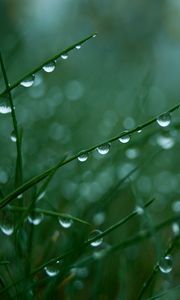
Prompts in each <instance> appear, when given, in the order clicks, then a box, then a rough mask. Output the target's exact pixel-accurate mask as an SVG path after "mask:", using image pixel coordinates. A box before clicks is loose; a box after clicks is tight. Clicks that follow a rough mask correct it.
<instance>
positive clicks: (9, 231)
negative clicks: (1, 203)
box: [0, 223, 14, 235]
mask: <svg viewBox="0 0 180 300" xmlns="http://www.w3.org/2000/svg"><path fill="white" fill-rule="evenodd" d="M0 228H1V231H2V232H3V233H4V234H5V235H11V234H13V232H14V227H13V226H12V225H10V224H8V223H4V224H1V225H0Z"/></svg>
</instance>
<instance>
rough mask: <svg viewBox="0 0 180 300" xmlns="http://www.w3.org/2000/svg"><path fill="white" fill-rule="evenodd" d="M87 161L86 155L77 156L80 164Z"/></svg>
mask: <svg viewBox="0 0 180 300" xmlns="http://www.w3.org/2000/svg"><path fill="white" fill-rule="evenodd" d="M87 159H88V153H87V152H86V153H82V154H80V155H79V156H78V160H79V161H81V162H84V161H86V160H87Z"/></svg>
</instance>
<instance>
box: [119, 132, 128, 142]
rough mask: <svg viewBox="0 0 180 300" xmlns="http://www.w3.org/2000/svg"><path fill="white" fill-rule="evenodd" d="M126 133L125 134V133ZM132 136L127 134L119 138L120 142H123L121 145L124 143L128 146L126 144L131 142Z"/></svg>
mask: <svg viewBox="0 0 180 300" xmlns="http://www.w3.org/2000/svg"><path fill="white" fill-rule="evenodd" d="M124 133H125V132H124ZM130 138H131V137H130V135H129V134H125V135H123V136H121V137H120V138H119V141H120V142H121V143H123V144H126V143H128V142H129V141H130Z"/></svg>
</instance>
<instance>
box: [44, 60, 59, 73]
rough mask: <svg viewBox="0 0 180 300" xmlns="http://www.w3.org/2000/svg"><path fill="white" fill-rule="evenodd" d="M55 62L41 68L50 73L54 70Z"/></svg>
mask: <svg viewBox="0 0 180 300" xmlns="http://www.w3.org/2000/svg"><path fill="white" fill-rule="evenodd" d="M55 67H56V64H55V62H54V61H52V62H50V63H48V64H46V65H44V66H43V70H44V71H45V72H47V73H51V72H53V71H54V70H55Z"/></svg>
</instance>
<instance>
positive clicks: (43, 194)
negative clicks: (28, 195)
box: [37, 191, 46, 201]
mask: <svg viewBox="0 0 180 300" xmlns="http://www.w3.org/2000/svg"><path fill="white" fill-rule="evenodd" d="M45 195H46V191H42V192H41V193H40V194H39V195H38V197H37V201H39V200H41V199H42V198H44V196H45Z"/></svg>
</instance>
